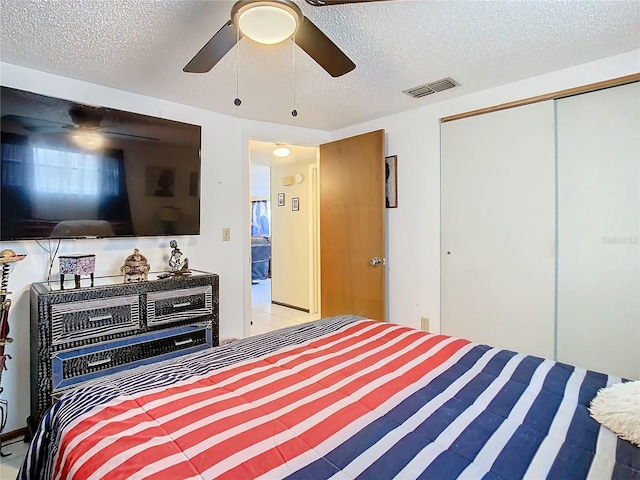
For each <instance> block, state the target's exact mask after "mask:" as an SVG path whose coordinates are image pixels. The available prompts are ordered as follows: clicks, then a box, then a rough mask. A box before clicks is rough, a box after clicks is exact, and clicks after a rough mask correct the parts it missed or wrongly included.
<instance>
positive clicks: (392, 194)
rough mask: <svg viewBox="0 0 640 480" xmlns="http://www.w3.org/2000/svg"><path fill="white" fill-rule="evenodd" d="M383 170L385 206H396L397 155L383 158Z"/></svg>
mask: <svg viewBox="0 0 640 480" xmlns="http://www.w3.org/2000/svg"><path fill="white" fill-rule="evenodd" d="M384 170H385V183H384V191H385V206H386V207H387V208H397V207H398V156H397V155H392V156H390V157H385V159H384Z"/></svg>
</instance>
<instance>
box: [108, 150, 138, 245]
mask: <svg viewBox="0 0 640 480" xmlns="http://www.w3.org/2000/svg"><path fill="white" fill-rule="evenodd" d="M102 160H103V166H102V169H101V170H100V185H101V191H100V218H105V219H108V220H110V221H117V222H119V223H120V225H118V226H115V225H114V228H117V229H118V232H117V233H118V234H119V235H132V234H133V227H132V224H131V210H130V209H129V194H128V191H127V175H126V171H125V162H124V153H123V151H122V150H116V149H105V151H104V156H103V159H102Z"/></svg>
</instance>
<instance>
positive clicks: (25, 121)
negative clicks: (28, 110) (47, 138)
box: [2, 115, 67, 128]
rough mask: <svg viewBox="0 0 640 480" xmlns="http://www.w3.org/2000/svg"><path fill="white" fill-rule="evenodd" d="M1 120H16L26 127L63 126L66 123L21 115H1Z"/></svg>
mask: <svg viewBox="0 0 640 480" xmlns="http://www.w3.org/2000/svg"><path fill="white" fill-rule="evenodd" d="M2 120H6V121H8V122H16V123H19V124H20V125H22V126H23V127H24V126H25V125H26V126H28V127H56V126H57V127H58V128H59V127H63V126H64V125H67V124H66V123H62V122H56V121H54V120H41V119H38V118H31V117H23V116H22V115H3V116H2Z"/></svg>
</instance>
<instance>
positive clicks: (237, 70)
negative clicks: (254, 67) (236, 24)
mask: <svg viewBox="0 0 640 480" xmlns="http://www.w3.org/2000/svg"><path fill="white" fill-rule="evenodd" d="M239 91H240V29H239V28H236V98H235V100H234V101H233V103H234V105H235V106H236V107H239V106H240V105H241V104H242V100H240V94H239Z"/></svg>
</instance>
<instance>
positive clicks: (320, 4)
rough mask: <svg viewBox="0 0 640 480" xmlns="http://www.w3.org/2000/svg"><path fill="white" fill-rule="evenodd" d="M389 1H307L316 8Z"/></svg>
mask: <svg viewBox="0 0 640 480" xmlns="http://www.w3.org/2000/svg"><path fill="white" fill-rule="evenodd" d="M385 1H389V0H305V2H307V3H308V4H309V5H313V6H314V7H326V6H329V5H344V4H349V3H365V2H385Z"/></svg>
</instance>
